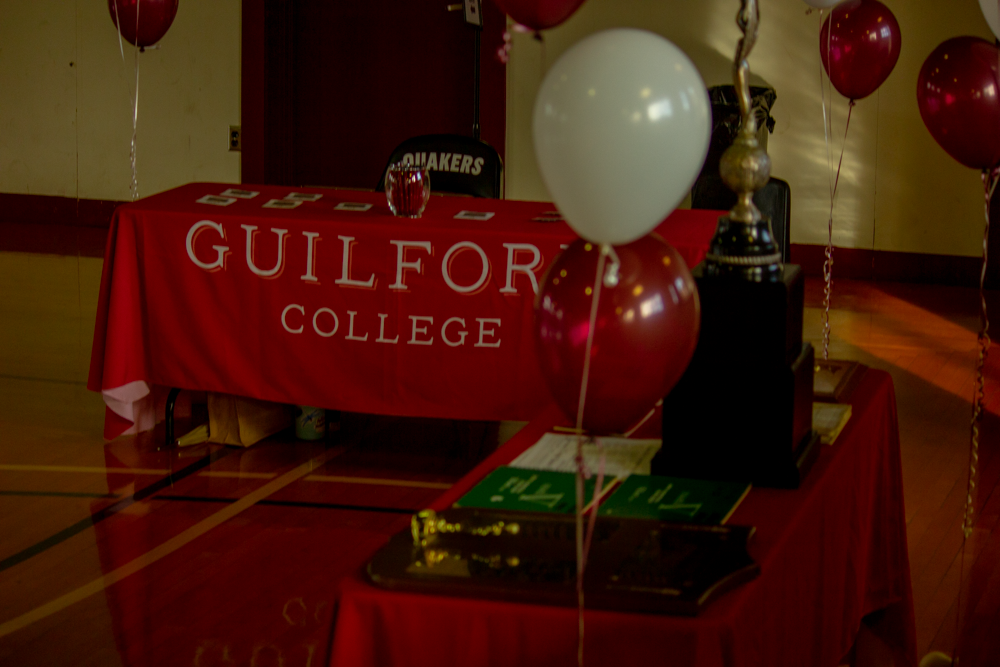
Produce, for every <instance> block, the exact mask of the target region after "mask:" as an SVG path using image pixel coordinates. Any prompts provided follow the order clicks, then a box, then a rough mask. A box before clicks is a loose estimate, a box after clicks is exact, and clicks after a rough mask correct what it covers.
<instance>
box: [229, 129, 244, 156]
mask: <svg viewBox="0 0 1000 667" xmlns="http://www.w3.org/2000/svg"><path fill="white" fill-rule="evenodd" d="M241 149H242V145H241V143H240V126H239V125H230V126H229V150H231V151H239V150H241Z"/></svg>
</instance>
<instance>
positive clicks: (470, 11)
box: [465, 0, 483, 28]
mask: <svg viewBox="0 0 1000 667" xmlns="http://www.w3.org/2000/svg"><path fill="white" fill-rule="evenodd" d="M465 22H466V23H471V24H472V25H475V26H479V27H480V28H482V27H483V15H482V14H481V13H480V7H479V0H465Z"/></svg>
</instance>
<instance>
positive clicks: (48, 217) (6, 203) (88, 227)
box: [0, 193, 124, 257]
mask: <svg viewBox="0 0 1000 667" xmlns="http://www.w3.org/2000/svg"><path fill="white" fill-rule="evenodd" d="M123 203H124V202H119V201H109V200H103V199H76V198H73V197H53V196H49V195H22V194H9V193H0V251H5V252H35V253H43V254H48V255H73V256H77V255H78V256H82V257H104V246H105V242H106V240H107V236H108V227H109V226H110V225H111V216H112V215H113V214H114V212H115V209H116V208H117V207H118V206H119V205H120V204H123Z"/></svg>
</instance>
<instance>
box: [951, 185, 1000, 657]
mask: <svg viewBox="0 0 1000 667" xmlns="http://www.w3.org/2000/svg"><path fill="white" fill-rule="evenodd" d="M982 180H983V195H984V199H985V206H984V207H983V217H984V219H985V224H984V226H983V262H982V265H981V267H980V270H979V335H978V336H977V337H976V340H977V342H978V344H979V345H978V346H979V354H978V355H977V358H976V381H975V387H974V389H973V392H972V419H971V424H970V434H969V479H968V482H967V485H966V493H965V515H964V517H963V519H962V550H961V554H962V555H961V560H960V564H959V569H958V601H957V602H956V607H955V609H956V612H955V651H954V655H953V657H952V661H953V662H954V663H955V664H957V663H958V655H959V651H960V649H961V638H962V634H961V627H962V622H961V617H962V583H963V581H964V580H965V547H966V544H967V542H968V540H969V538H970V537H972V526H973V523H974V519H975V517H974V512H975V510H974V502H973V499H974V496H975V491H976V468H977V467H978V465H979V426H980V424H981V423H982V418H983V399H984V398H985V387H984V384H985V378H984V368H985V366H986V356H987V354H988V352H989V349H990V342H991V341H990V335H989V329H990V318H989V313H988V311H987V308H986V294H985V286H986V265H987V260H988V259H989V238H990V203H991V202H992V200H993V193H994V192H995V191H996V187H997V181H998V180H1000V167H993V168H992V169H984V170H983V173H982Z"/></svg>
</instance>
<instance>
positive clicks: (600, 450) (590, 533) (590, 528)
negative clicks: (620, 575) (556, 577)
mask: <svg viewBox="0 0 1000 667" xmlns="http://www.w3.org/2000/svg"><path fill="white" fill-rule="evenodd" d="M594 442H595V443H597V455H598V463H597V481H596V482H595V483H594V500H593V501H592V502H593V505H594V506H593V507H592V508H591V510H590V521H589V523H588V524H587V537H586V540H585V541H584V544H583V567H584V568H586V567H587V556H588V555H589V554H590V543H591V542H592V541H593V539H594V526H595V525H596V524H597V502H596V501H597V499H598V498H600V497H601V489H602V488H603V487H604V463H605V455H604V443H603V442H601V439H600V438H594ZM581 648H582V647H581Z"/></svg>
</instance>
